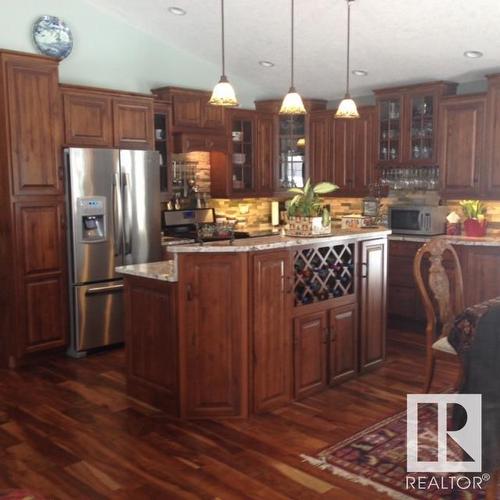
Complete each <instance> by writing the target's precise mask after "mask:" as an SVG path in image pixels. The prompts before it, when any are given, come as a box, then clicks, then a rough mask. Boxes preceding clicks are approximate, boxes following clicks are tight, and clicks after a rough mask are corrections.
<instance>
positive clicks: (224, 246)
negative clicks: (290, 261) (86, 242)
mask: <svg viewBox="0 0 500 500" xmlns="http://www.w3.org/2000/svg"><path fill="white" fill-rule="evenodd" d="M389 234H391V231H390V230H388V229H386V228H366V229H356V230H346V229H339V230H335V232H334V234H332V235H330V236H320V237H315V238H303V237H302V238H301V237H290V236H263V237H256V238H245V239H240V240H235V241H234V242H233V244H232V245H231V243H230V242H229V241H216V242H211V243H204V244H203V245H200V244H199V243H195V244H192V245H172V246H170V247H169V249H168V250H169V252H171V253H174V254H179V253H235V252H256V251H263V250H273V249H278V248H293V247H301V246H308V245H317V244H321V243H325V244H331V243H332V242H335V243H337V242H341V241H346V240H364V239H371V238H378V237H384V236H387V235H389Z"/></svg>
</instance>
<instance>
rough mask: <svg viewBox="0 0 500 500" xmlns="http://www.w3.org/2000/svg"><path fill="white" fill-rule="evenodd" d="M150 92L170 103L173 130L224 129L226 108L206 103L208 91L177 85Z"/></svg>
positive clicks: (220, 130)
mask: <svg viewBox="0 0 500 500" xmlns="http://www.w3.org/2000/svg"><path fill="white" fill-rule="evenodd" d="M152 92H153V94H154V95H155V96H156V97H157V98H159V99H162V100H165V101H169V102H171V103H172V109H173V114H172V124H173V127H174V129H173V131H174V132H182V131H184V130H186V129H187V130H189V129H200V128H203V129H210V130H212V131H213V132H215V131H219V132H220V133H223V132H224V131H225V127H226V110H225V109H224V108H223V107H221V106H211V105H210V104H208V100H209V99H210V93H209V92H206V91H202V90H191V89H182V88H178V87H162V88H159V89H153V90H152Z"/></svg>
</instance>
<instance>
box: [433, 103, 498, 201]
mask: <svg viewBox="0 0 500 500" xmlns="http://www.w3.org/2000/svg"><path fill="white" fill-rule="evenodd" d="M485 106H486V97H485V95H483V94H481V95H465V96H453V97H447V98H443V99H442V101H441V105H440V115H439V166H440V177H441V192H442V194H443V196H445V197H448V198H463V197H474V196H478V195H479V194H480V191H481V186H480V181H481V171H482V170H483V169H484V162H485V158H484V132H485ZM499 109H500V108H499ZM485 173H486V175H485V176H484V179H482V181H483V182H484V183H486V184H487V185H488V183H490V182H491V176H490V177H488V173H487V172H485ZM499 185H500V184H499ZM487 189H488V188H487Z"/></svg>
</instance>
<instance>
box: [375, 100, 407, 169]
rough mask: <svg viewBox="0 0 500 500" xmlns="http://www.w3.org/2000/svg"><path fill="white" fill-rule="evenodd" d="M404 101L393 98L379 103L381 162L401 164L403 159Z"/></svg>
mask: <svg viewBox="0 0 500 500" xmlns="http://www.w3.org/2000/svg"><path fill="white" fill-rule="evenodd" d="M402 103H403V99H402V98H401V97H392V98H386V99H381V100H380V101H379V147H378V159H379V161H381V162H400V161H401V159H402V149H403V148H402V137H401V131H402V120H403V109H402V108H403V106H402Z"/></svg>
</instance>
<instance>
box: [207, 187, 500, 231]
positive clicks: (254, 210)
mask: <svg viewBox="0 0 500 500" xmlns="http://www.w3.org/2000/svg"><path fill="white" fill-rule="evenodd" d="M426 196H427V197H428V199H426V200H425V203H427V204H436V205H437V204H438V202H439V196H438V195H437V193H432V194H429V193H428V194H427V195H426ZM412 200H413V201H414V202H419V203H423V200H422V195H415V197H413V198H412V197H411V196H410V197H409V198H408V197H405V198H404V201H405V202H410V203H411V202H412ZM272 201H273V198H244V199H231V200H229V199H212V200H210V206H211V207H213V208H214V209H215V212H216V213H217V214H218V215H223V216H226V217H234V218H236V219H238V220H239V221H240V224H241V226H242V227H247V228H249V229H258V228H261V227H263V226H268V225H269V224H270V223H271V202H272ZM380 201H381V212H382V213H386V211H387V207H388V206H390V205H393V204H395V203H401V202H402V201H403V198H401V197H398V196H390V197H388V198H382V199H381V200H380ZM324 202H325V204H327V205H330V208H331V211H332V215H333V218H334V219H339V218H340V217H341V216H342V215H349V214H352V213H361V210H362V203H361V202H362V199H361V198H327V199H325V200H324ZM484 203H485V205H486V208H487V212H486V219H487V220H488V223H489V228H490V229H493V230H500V201H485V202H484ZM447 205H448V207H449V209H450V212H451V211H452V210H454V211H456V212H457V213H458V214H459V215H460V216H462V210H461V209H460V206H459V200H448V201H447ZM245 212H246V213H245Z"/></svg>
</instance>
